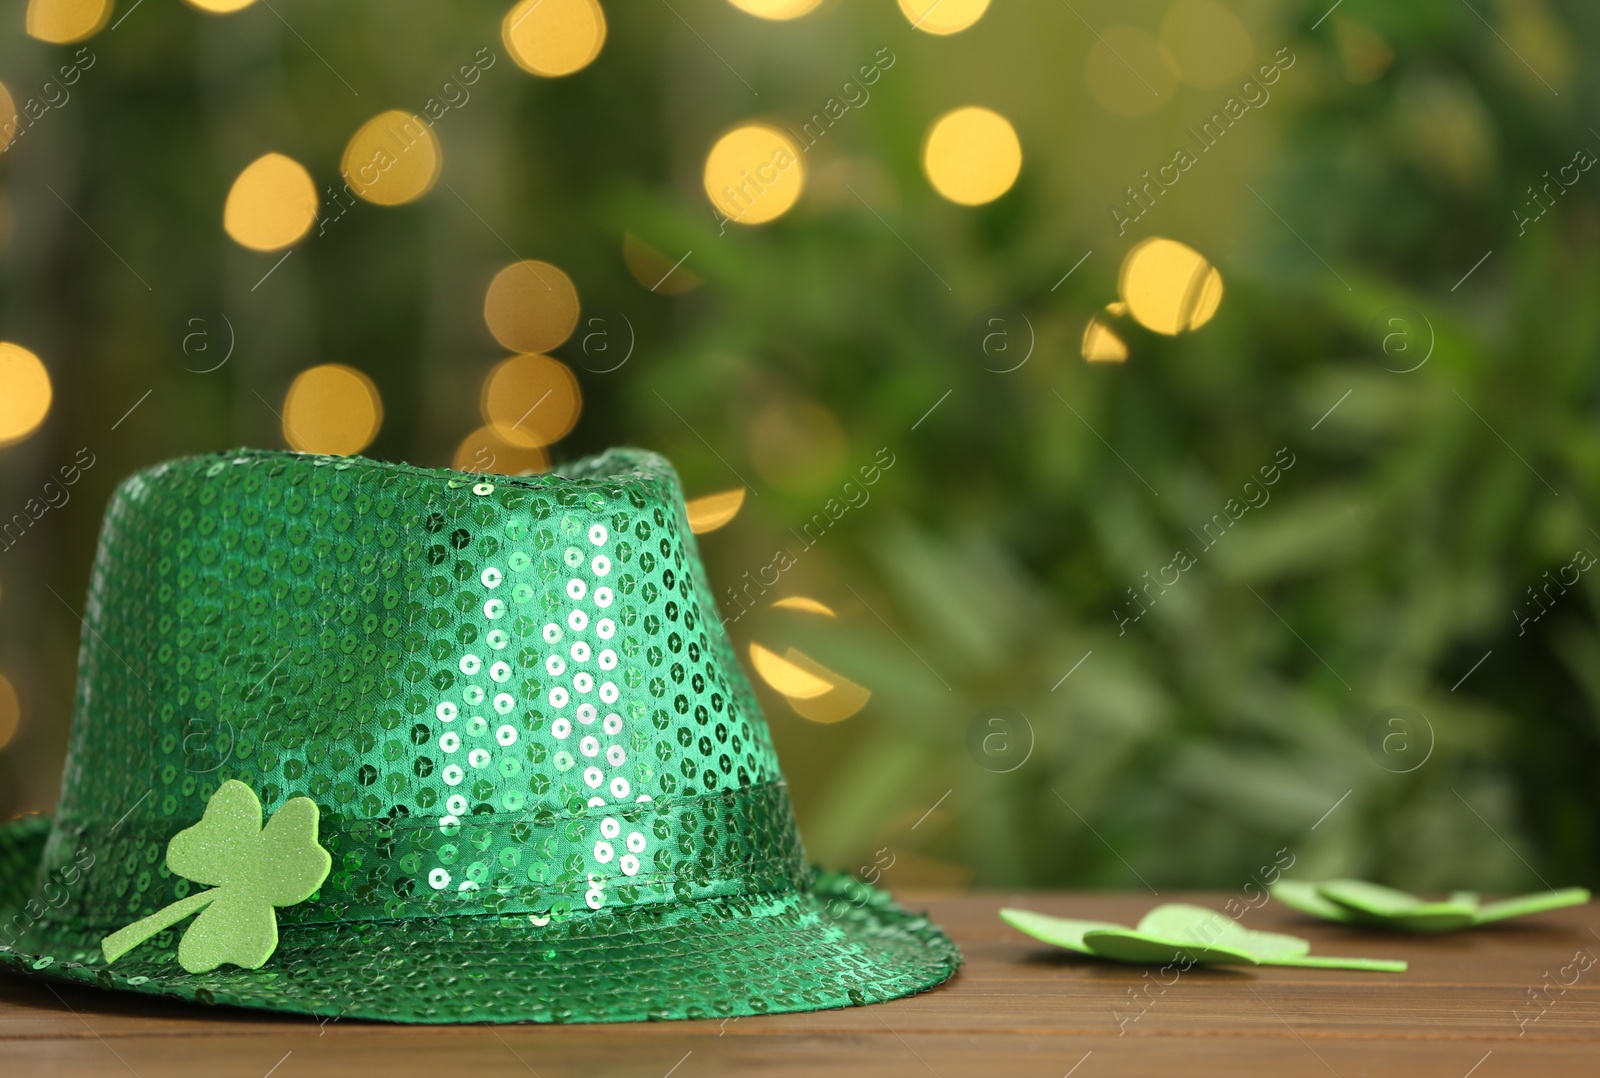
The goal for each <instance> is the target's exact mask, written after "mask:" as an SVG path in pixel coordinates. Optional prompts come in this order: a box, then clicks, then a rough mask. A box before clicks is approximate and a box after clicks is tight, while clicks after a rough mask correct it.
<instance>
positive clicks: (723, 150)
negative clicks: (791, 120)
mask: <svg viewBox="0 0 1600 1078" xmlns="http://www.w3.org/2000/svg"><path fill="white" fill-rule="evenodd" d="M805 173H806V167H805V163H804V162H803V161H801V160H800V150H799V148H798V147H796V146H795V144H794V141H793V140H792V139H790V138H789V136H788V135H786V134H784V133H783V132H782V131H779V130H778V129H777V128H775V127H768V126H767V125H766V124H746V125H744V126H743V127H736V128H734V129H733V130H732V131H729V132H728V133H727V134H725V135H723V136H722V137H721V138H720V139H718V140H717V142H716V145H714V146H712V147H711V152H710V153H709V154H707V155H706V170H705V177H704V179H705V187H706V194H707V195H708V196H709V197H710V199H711V204H712V205H713V206H715V207H716V208H717V211H718V212H719V213H721V214H722V215H723V216H724V217H727V218H728V219H730V220H732V221H736V222H738V223H739V224H741V225H759V224H763V223H765V222H767V221H771V220H772V219H773V218H775V217H779V216H782V214H783V213H784V212H786V211H787V210H788V209H789V207H790V206H793V205H794V204H795V200H796V199H798V198H799V197H800V192H801V190H802V189H804V187H805Z"/></svg>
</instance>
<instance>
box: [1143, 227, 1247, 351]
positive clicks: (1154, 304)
mask: <svg viewBox="0 0 1600 1078" xmlns="http://www.w3.org/2000/svg"><path fill="white" fill-rule="evenodd" d="M1117 291H1118V292H1120V293H1121V294H1122V299H1123V301H1124V302H1125V303H1127V305H1128V311H1129V313H1131V314H1132V315H1133V317H1134V319H1135V320H1136V321H1137V322H1138V323H1139V324H1140V325H1142V326H1144V327H1145V328H1146V329H1149V330H1153V331H1155V332H1156V333H1165V334H1167V335H1168V336H1172V335H1175V334H1177V333H1181V332H1182V331H1183V330H1186V329H1199V328H1200V327H1201V326H1203V325H1205V324H1206V323H1207V322H1209V321H1210V320H1211V316H1212V315H1214V314H1216V313H1217V307H1218V306H1219V305H1220V304H1221V303H1222V274H1220V273H1218V272H1217V268H1216V267H1215V266H1213V265H1212V264H1211V263H1210V262H1208V261H1207V260H1206V257H1205V256H1204V255H1202V254H1201V253H1200V252H1199V251H1196V250H1195V249H1194V248H1193V247H1190V246H1188V245H1186V244H1182V243H1179V242H1178V241H1177V240H1168V239H1162V238H1161V237H1159V236H1152V237H1151V238H1150V239H1147V240H1144V241H1142V242H1140V243H1139V244H1137V245H1136V246H1135V247H1134V248H1133V250H1131V251H1129V252H1128V254H1127V257H1126V258H1124V259H1123V260H1122V271H1121V273H1120V274H1119V275H1118V277H1117Z"/></svg>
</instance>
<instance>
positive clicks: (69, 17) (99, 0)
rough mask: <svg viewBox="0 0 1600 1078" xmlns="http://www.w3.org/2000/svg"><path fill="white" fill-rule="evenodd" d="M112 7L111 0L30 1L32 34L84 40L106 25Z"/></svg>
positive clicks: (53, 40) (56, 40)
mask: <svg viewBox="0 0 1600 1078" xmlns="http://www.w3.org/2000/svg"><path fill="white" fill-rule="evenodd" d="M111 8H112V3H111V0H28V16H27V24H26V25H27V28H28V36H29V37H34V38H38V39H39V40H40V41H48V42H49V43H50V44H52V45H69V44H71V43H72V42H74V41H82V40H83V39H84V38H86V37H93V36H94V35H95V34H98V33H99V32H100V31H101V30H102V29H104V28H105V25H106V23H107V22H109V21H110V20H111ZM10 116H11V114H10V113H7V114H6V118H7V119H9V118H10Z"/></svg>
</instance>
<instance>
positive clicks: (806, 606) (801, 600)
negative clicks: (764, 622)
mask: <svg viewBox="0 0 1600 1078" xmlns="http://www.w3.org/2000/svg"><path fill="white" fill-rule="evenodd" d="M772 607H773V609H774V610H802V611H804V612H805V613H807V614H821V615H822V616H823V617H825V618H833V617H838V615H837V614H835V613H834V612H833V607H831V606H829V605H828V604H827V603H824V602H823V601H821V600H820V599H813V598H811V597H810V596H808V595H785V596H784V597H783V598H782V599H779V600H778V601H777V602H775V603H773V604H772Z"/></svg>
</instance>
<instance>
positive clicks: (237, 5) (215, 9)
mask: <svg viewBox="0 0 1600 1078" xmlns="http://www.w3.org/2000/svg"><path fill="white" fill-rule="evenodd" d="M255 2H256V0H184V3H186V4H188V5H189V6H190V7H192V8H199V9H200V10H201V11H205V12H209V13H210V14H212V15H231V14H233V13H234V12H235V11H243V10H244V9H245V8H247V7H249V6H250V5H251V4H253V3H255Z"/></svg>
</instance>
